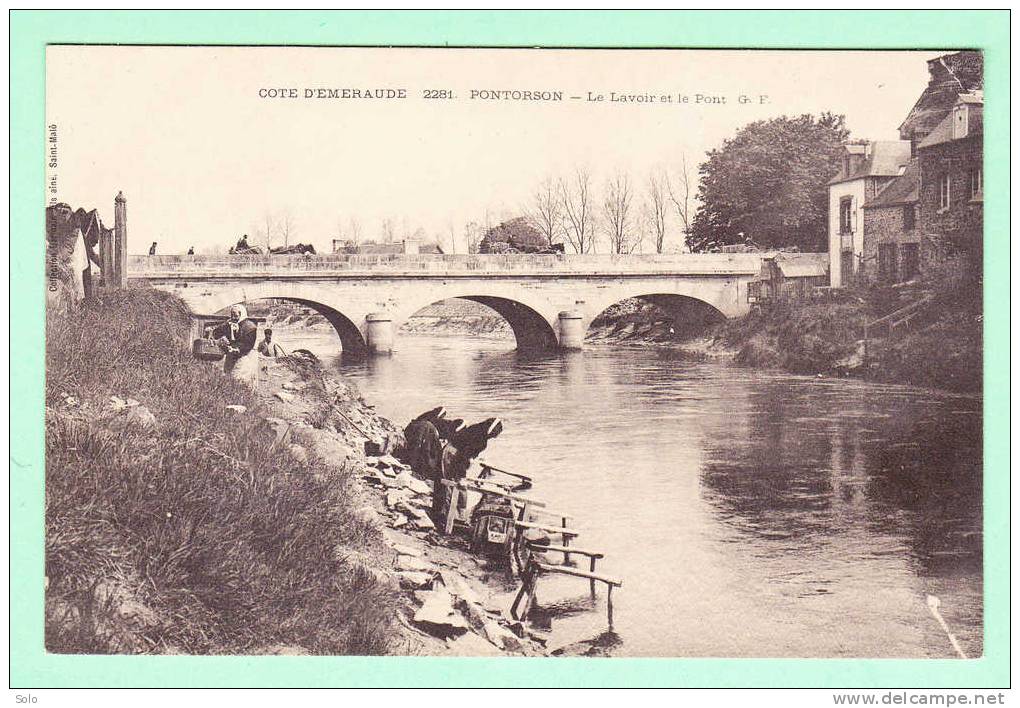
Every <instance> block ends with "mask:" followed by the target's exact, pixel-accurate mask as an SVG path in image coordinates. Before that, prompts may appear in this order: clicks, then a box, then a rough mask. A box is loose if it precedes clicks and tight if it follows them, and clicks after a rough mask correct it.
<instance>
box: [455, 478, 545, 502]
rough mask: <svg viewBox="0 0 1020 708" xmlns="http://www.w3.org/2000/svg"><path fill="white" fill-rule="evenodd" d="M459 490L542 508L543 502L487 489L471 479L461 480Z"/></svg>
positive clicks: (494, 489)
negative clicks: (491, 495)
mask: <svg viewBox="0 0 1020 708" xmlns="http://www.w3.org/2000/svg"><path fill="white" fill-rule="evenodd" d="M459 486H460V487H461V489H469V490H471V491H473V492H485V493H486V494H493V495H495V496H497V497H503V498H504V499H509V500H510V501H515V502H520V503H521V504H527V505H528V506H534V507H537V508H544V507H545V502H543V501H539V500H537V499H530V498H528V497H522V496H521V495H520V494H512V493H510V492H507V491H505V490H503V489H500V488H498V487H496V488H493V487H488V486H486V485H485V484H484V483H480V482H478V481H476V480H472V479H462V480H461V481H460V483H459Z"/></svg>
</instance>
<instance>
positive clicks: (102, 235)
mask: <svg viewBox="0 0 1020 708" xmlns="http://www.w3.org/2000/svg"><path fill="white" fill-rule="evenodd" d="M99 267H100V269H102V271H103V286H104V287H107V288H109V287H112V286H113V274H114V265H113V232H112V231H107V230H106V229H100V230H99Z"/></svg>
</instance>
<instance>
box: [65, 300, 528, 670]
mask: <svg viewBox="0 0 1020 708" xmlns="http://www.w3.org/2000/svg"><path fill="white" fill-rule="evenodd" d="M73 307H74V309H73V310H68V311H66V312H65V311H62V310H53V311H51V312H50V313H49V316H48V319H47V372H48V376H47V390H46V429H47V432H46V460H47V468H46V578H45V584H46V603H45V609H46V646H47V649H48V650H49V651H52V652H57V653H164V654H448V655H471V656H476V655H484V654H486V653H494V654H502V653H513V654H522V655H534V654H542V653H544V651H545V649H544V647H543V639H544V638H543V637H542V636H541V635H536V634H533V633H529V631H527V630H526V629H525V628H524V627H523V626H521V625H520V623H514V622H512V621H510V620H509V619H508V618H507V617H506V615H505V611H506V608H507V607H509V602H506V597H507V596H508V594H509V593H510V592H511V591H512V590H513V588H512V587H510V584H509V583H508V582H507V581H506V580H505V579H504V578H505V572H497V571H496V570H495V569H493V568H490V567H488V565H487V564H485V563H484V562H483V561H480V560H479V559H478V558H476V557H474V556H472V555H471V554H469V553H468V552H467V551H466V549H465V548H464V547H463V546H461V545H460V543H459V542H458V541H457V540H453V539H447V538H445V537H440V536H438V535H437V534H436V533H435V531H434V529H432V528H431V521H430V520H429V519H428V517H427V515H426V514H424V511H423V510H424V509H425V508H427V507H428V506H429V503H430V496H429V495H430V490H429V488H428V484H427V483H425V482H423V481H421V480H417V479H415V478H414V477H413V476H412V475H411V474H410V473H409V472H408V471H407V470H406V469H405V468H403V467H402V466H401V465H399V463H397V462H396V461H395V460H393V458H391V457H389V456H387V455H383V456H381V457H372V458H367V457H366V456H365V454H364V443H365V441H366V439H371V440H372V441H373V442H375V443H377V444H378V445H379V446H380V447H381V448H382V450H381V452H386V451H388V450H389V449H392V447H393V446H394V445H396V444H397V443H398V442H399V438H400V432H399V430H398V429H397V427H396V426H395V425H393V424H392V423H391V422H389V421H387V420H386V419H384V418H382V417H381V416H379V415H377V414H376V413H375V411H374V410H373V408H372V407H371V406H370V405H369V404H367V403H366V402H365V401H364V400H363V399H362V398H361V396H360V395H359V394H358V392H357V391H356V390H355V389H354V388H353V387H352V386H350V385H349V384H347V383H345V382H344V381H342V380H339V379H337V378H334V377H331V376H326V375H325V374H324V372H323V369H322V367H321V366H319V365H318V363H317V362H316V361H314V360H313V359H312V358H308V357H288V358H286V359H283V360H279V361H270V362H268V365H267V367H266V369H265V371H264V375H263V380H262V383H261V385H260V389H259V391H258V392H257V393H254V394H253V393H252V392H250V391H249V390H247V389H245V388H244V387H242V386H240V385H239V384H238V383H237V382H236V381H234V380H232V379H231V378H229V377H227V376H224V375H223V373H222V371H221V370H220V367H219V366H218V365H216V364H204V363H201V362H197V361H195V360H194V359H192V357H191V355H190V352H189V341H188V337H189V331H190V321H189V318H188V314H187V311H186V309H185V308H184V306H183V304H182V303H181V302H180V301H179V300H178V299H176V298H174V297H172V296H170V295H166V294H162V293H157V292H154V291H148V290H128V291H121V292H115V293H110V294H106V295H104V296H103V297H102V298H100V299H98V300H94V301H91V302H89V303H87V304H83V305H75V306H73Z"/></svg>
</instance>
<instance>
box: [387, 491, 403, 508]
mask: <svg viewBox="0 0 1020 708" xmlns="http://www.w3.org/2000/svg"><path fill="white" fill-rule="evenodd" d="M408 494H409V491H408V490H406V489H387V490H386V506H388V507H389V508H391V509H395V508H396V507H397V505H398V504H402V503H405V502H407V501H408Z"/></svg>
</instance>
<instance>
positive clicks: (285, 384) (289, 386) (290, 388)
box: [280, 381, 304, 391]
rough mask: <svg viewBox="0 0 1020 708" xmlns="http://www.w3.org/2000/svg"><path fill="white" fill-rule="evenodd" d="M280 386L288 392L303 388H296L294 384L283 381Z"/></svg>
mask: <svg viewBox="0 0 1020 708" xmlns="http://www.w3.org/2000/svg"><path fill="white" fill-rule="evenodd" d="M280 385H281V386H282V387H283V388H285V389H286V390H288V391H300V390H301V389H302V388H304V386H298V385H297V384H296V383H292V382H290V381H284V382H283V383H282V384H280Z"/></svg>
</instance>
